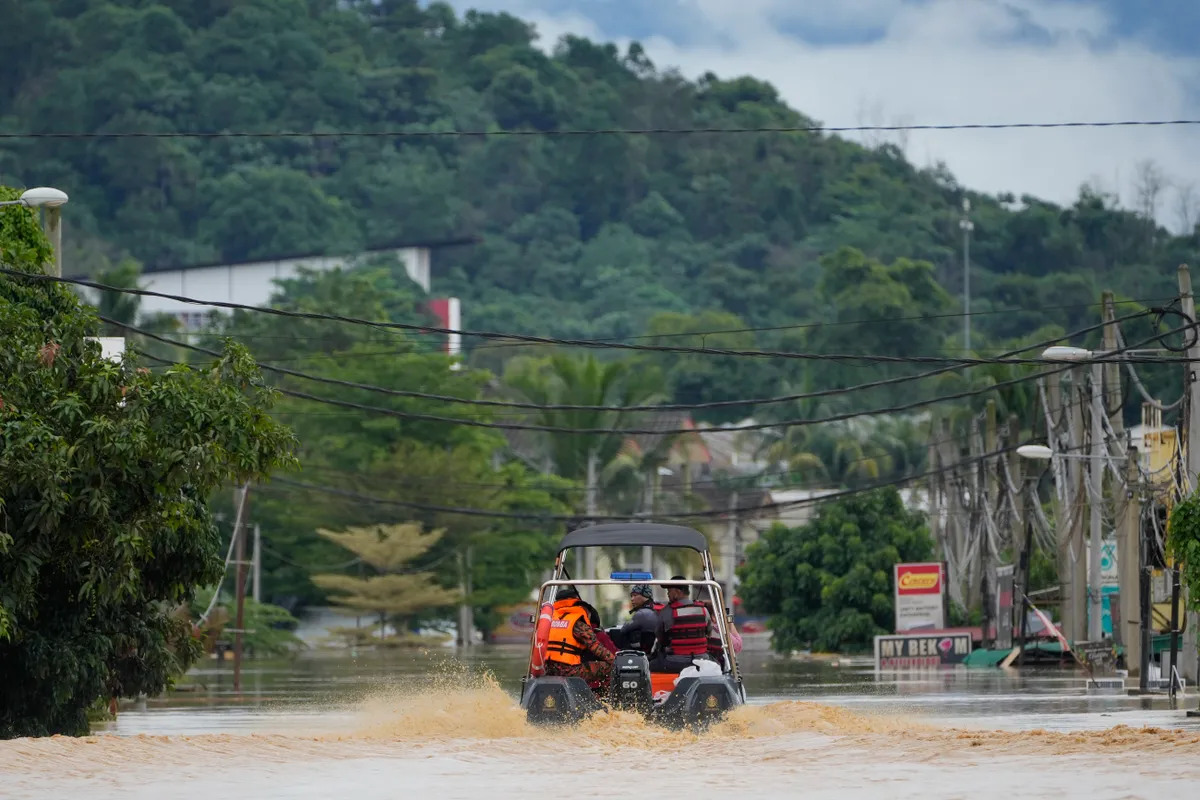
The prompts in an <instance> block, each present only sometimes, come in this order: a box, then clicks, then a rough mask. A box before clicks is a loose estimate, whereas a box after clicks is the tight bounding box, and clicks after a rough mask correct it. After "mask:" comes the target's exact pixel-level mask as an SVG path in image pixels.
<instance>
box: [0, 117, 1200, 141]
mask: <svg viewBox="0 0 1200 800" xmlns="http://www.w3.org/2000/svg"><path fill="white" fill-rule="evenodd" d="M1190 125H1200V119H1187V118H1181V119H1125V120H1097V121H1078V122H968V123H945V124H911V125H782V126H763V127H728V128H714V127H690V128H567V129H559V130H541V129H532V130H512V129H499V128H493V129H482V130H473V131H460V130H413V129H402V130H382V131H345V130H343V131H93V132H86V133H85V132H72V131H36V132H13V131H7V132H2V133H0V139H439V138H494V137H501V136H505V137H539V138H556V137H578V136H681V135H695V134H722V135H733V134H754V133H766V134H769V133H867V132H880V133H889V132H899V131H977V130H987V131H999V130H1028V129H1037V130H1046V129H1053V128H1150V127H1179V126H1190Z"/></svg>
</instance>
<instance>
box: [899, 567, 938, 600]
mask: <svg viewBox="0 0 1200 800" xmlns="http://www.w3.org/2000/svg"><path fill="white" fill-rule="evenodd" d="M896 593H897V594H899V595H900V596H901V597H906V596H909V595H917V594H941V593H942V565H941V564H897V565H896Z"/></svg>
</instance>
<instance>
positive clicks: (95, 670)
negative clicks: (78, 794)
mask: <svg viewBox="0 0 1200 800" xmlns="http://www.w3.org/2000/svg"><path fill="white" fill-rule="evenodd" d="M11 196H12V192H11V191H9V190H7V189H6V190H4V191H3V193H2V194H0V199H8V198H9V197H11ZM0 220H3V222H2V223H0V225H2V227H0V236H2V237H3V238H0V253H2V254H3V263H4V264H5V266H6V268H8V269H16V270H19V271H23V272H40V271H41V269H42V264H43V261H44V257H45V255H46V254H47V252H48V251H47V246H46V241H45V239H44V238H43V237H42V234H41V231H40V229H39V228H38V226H37V223H36V220H35V218H34V216H33V214H32V213H30V212H29V211H28V210H27V209H24V208H21V207H8V208H5V209H0ZM98 332H99V331H98V325H97V321H96V319H95V316H94V314H93V313H92V312H91V311H90V310H88V309H87V308H86V307H85V306H84V305H83V304H82V303H81V302H80V300H79V299H78V298H77V297H76V296H75V295H74V294H73V293H72V292H71V291H70V290H68V289H67V288H66V287H64V286H62V285H58V284H50V283H46V282H41V281H35V280H31V279H26V278H21V277H13V276H7V275H5V276H0V342H3V347H0V737H13V736H29V735H46V734H53V733H64V734H81V733H86V732H87V730H88V721H87V711H88V708H89V707H90V706H92V705H93V704H94V703H95V702H96V701H97V700H100V699H105V700H107V699H108V698H113V697H134V696H137V695H139V694H157V693H159V692H161V691H162V689H163V688H164V686H165V685H166V684H167V683H168V682H169V681H170V680H171V678H173V677H174V676H176V675H178V674H179V673H180V672H181V671H182V669H183V668H186V667H187V665H189V664H190V663H191V662H192V661H193V660H194V659H195V658H196V656H197V655H198V652H199V644H198V642H197V641H196V640H195V639H194V638H193V637H192V636H191V631H190V624H189V620H188V617H187V614H186V613H180V612H181V611H183V610H184V609H185V608H186V604H187V603H188V602H189V601H190V600H191V598H192V596H193V593H194V592H195V590H196V588H197V587H198V586H203V585H206V584H208V583H211V582H213V581H214V579H215V578H216V576H218V575H219V574H220V571H221V567H222V559H221V552H220V550H219V547H220V540H219V537H218V535H217V531H216V528H215V526H214V525H213V521H212V517H211V514H210V511H209V508H208V504H207V498H208V493H209V492H210V491H211V490H212V489H213V488H214V487H216V486H218V485H220V484H222V483H223V482H225V481H227V480H231V479H242V480H247V479H251V478H256V477H260V476H263V475H265V474H267V473H268V472H270V471H271V470H272V469H274V468H275V467H278V466H281V465H288V464H291V463H292V456H291V450H292V447H293V444H294V440H293V438H292V436H291V433H290V432H289V431H288V430H287V429H286V428H285V427H283V426H282V425H280V424H279V423H278V422H277V421H275V420H273V419H272V418H271V417H270V416H269V414H268V411H269V409H270V406H271V403H272V400H273V397H272V394H271V393H270V392H269V391H267V390H265V389H262V388H260V387H257V386H255V385H254V384H255V383H256V381H258V379H259V378H258V373H257V370H256V369H255V368H254V366H253V362H252V360H251V359H250V357H249V354H248V353H247V352H246V351H245V349H244V348H242V347H240V346H238V345H236V344H232V343H231V344H229V346H228V347H227V348H226V349H225V352H224V354H223V355H222V356H221V358H220V359H218V360H217V361H216V363H213V364H210V365H209V366H208V367H207V368H205V369H203V370H193V369H190V368H186V367H184V368H179V369H174V370H172V371H171V372H170V373H167V374H162V375H153V374H150V373H149V371H147V370H145V369H136V368H135V365H136V362H133V363H124V364H117V363H113V362H111V361H108V360H106V359H104V358H103V357H102V356H101V354H100V347H99V345H98V344H96V343H94V342H90V341H88V337H90V336H95V335H96V334H97V333H98Z"/></svg>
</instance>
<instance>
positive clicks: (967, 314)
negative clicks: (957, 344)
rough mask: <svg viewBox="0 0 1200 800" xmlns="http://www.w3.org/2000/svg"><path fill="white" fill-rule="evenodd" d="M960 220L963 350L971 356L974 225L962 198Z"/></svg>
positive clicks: (965, 198) (967, 205)
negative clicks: (961, 237) (961, 235)
mask: <svg viewBox="0 0 1200 800" xmlns="http://www.w3.org/2000/svg"><path fill="white" fill-rule="evenodd" d="M962 212H963V215H962V219H960V220H959V221H958V227H959V228H961V229H962V232H963V348H964V349H965V350H966V352H967V355H970V354H971V231H973V230H975V223H974V222H971V200H970V198H967V197H964V198H963V201H962Z"/></svg>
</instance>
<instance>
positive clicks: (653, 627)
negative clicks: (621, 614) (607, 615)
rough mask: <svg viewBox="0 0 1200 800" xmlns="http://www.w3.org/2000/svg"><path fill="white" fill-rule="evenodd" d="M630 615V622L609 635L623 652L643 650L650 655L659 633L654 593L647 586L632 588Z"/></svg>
mask: <svg viewBox="0 0 1200 800" xmlns="http://www.w3.org/2000/svg"><path fill="white" fill-rule="evenodd" d="M629 614H630V617H629V621H628V622H626V623H625V624H624V625H622V626H621V627H619V628H613V629H611V630H610V631H609V635H610V636H611V637H612V640H613V642H615V643H616V645H617V646H618V647H620V648H621V649H622V650H641V651H642V652H643V653H645V654H646V655H649V654H650V651H651V650H652V649H653V648H654V639H655V636H656V634H657V631H658V613H657V612H656V611H655V608H654V593H653V591H651V589H650V587H649V586H648V585H647V584H644V583H639V584H637V585H635V586H631V587H630V589H629Z"/></svg>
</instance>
